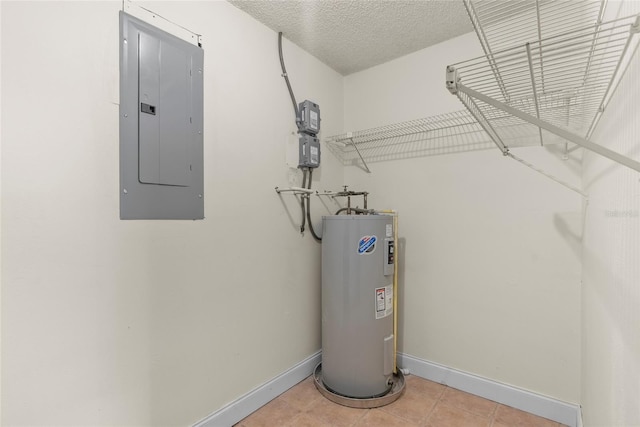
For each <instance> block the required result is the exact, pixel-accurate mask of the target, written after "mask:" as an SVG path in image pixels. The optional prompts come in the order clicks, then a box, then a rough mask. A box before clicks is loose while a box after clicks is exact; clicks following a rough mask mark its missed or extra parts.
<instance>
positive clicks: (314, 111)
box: [298, 100, 320, 168]
mask: <svg viewBox="0 0 640 427" xmlns="http://www.w3.org/2000/svg"><path fill="white" fill-rule="evenodd" d="M298 114H299V116H298V141H299V144H298V152H299V156H298V157H299V161H298V167H299V168H317V167H318V166H320V141H319V140H318V138H317V135H318V132H320V106H319V105H318V104H316V103H314V102H311V101H309V100H305V101H303V102H301V103H300V104H298Z"/></svg>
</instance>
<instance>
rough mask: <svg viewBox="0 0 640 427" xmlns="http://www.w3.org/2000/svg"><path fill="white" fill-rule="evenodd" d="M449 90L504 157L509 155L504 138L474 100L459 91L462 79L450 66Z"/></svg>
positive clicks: (447, 83)
mask: <svg viewBox="0 0 640 427" xmlns="http://www.w3.org/2000/svg"><path fill="white" fill-rule="evenodd" d="M446 85H447V89H448V90H449V92H451V93H452V94H454V95H456V96H457V97H458V99H459V100H460V102H462V103H463V104H464V106H465V107H467V110H469V112H470V113H471V114H472V115H473V116H474V117H475V118H476V120H477V121H478V123H479V124H480V126H481V127H482V129H484V131H485V132H486V133H487V134H489V137H491V140H492V141H493V142H494V144H496V145H497V146H498V148H499V149H500V151H502V154H503V155H505V156H506V155H507V154H508V153H509V148H508V147H507V146H506V145H505V144H504V143H503V142H502V138H500V136H499V135H498V132H496V130H495V129H494V128H493V126H491V123H489V120H487V118H486V117H485V115H484V114H482V110H481V109H480V108H478V106H477V105H476V103H475V102H473V98H471V97H470V96H469V94H466V93H464V92H463V94H464V95H465V96H462V95H461V94H460V92H459V91H458V89H459V86H462V85H461V84H460V78H459V77H458V70H456V68H455V67H453V66H451V65H449V66H448V67H447V81H446Z"/></svg>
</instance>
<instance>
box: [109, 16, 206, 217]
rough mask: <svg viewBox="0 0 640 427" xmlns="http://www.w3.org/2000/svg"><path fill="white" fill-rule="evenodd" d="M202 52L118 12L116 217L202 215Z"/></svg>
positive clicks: (191, 45)
mask: <svg viewBox="0 0 640 427" xmlns="http://www.w3.org/2000/svg"><path fill="white" fill-rule="evenodd" d="M203 60H204V52H203V50H202V48H201V47H199V46H196V45H193V44H190V43H188V42H187V41H184V40H182V39H180V38H178V37H175V36H173V35H171V34H169V33H167V32H165V31H162V30H159V29H157V28H155V27H153V26H152V25H150V24H148V23H146V22H143V21H141V20H139V19H137V18H134V17H133V16H131V15H129V14H126V13H124V12H120V219H202V218H204V192H203V190H204V174H203V63H204V62H203Z"/></svg>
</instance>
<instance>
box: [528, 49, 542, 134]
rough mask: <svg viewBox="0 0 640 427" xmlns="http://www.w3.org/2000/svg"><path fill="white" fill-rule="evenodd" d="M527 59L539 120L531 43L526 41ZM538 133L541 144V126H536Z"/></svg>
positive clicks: (538, 113) (537, 113)
mask: <svg viewBox="0 0 640 427" xmlns="http://www.w3.org/2000/svg"><path fill="white" fill-rule="evenodd" d="M527 59H528V60H529V73H530V74H531V88H532V89H533V103H534V104H535V106H536V117H537V118H538V120H540V106H539V105H538V91H537V90H536V77H535V74H534V73H533V60H532V59H531V45H530V44H529V43H527ZM538 134H539V135H540V145H541V146H543V145H544V143H543V141H542V128H540V127H538Z"/></svg>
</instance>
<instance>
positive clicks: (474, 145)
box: [324, 110, 493, 168]
mask: <svg viewBox="0 0 640 427" xmlns="http://www.w3.org/2000/svg"><path fill="white" fill-rule="evenodd" d="M324 142H325V144H326V146H327V147H328V149H329V151H331V152H332V153H333V154H334V155H335V156H336V157H337V158H338V159H339V160H340V161H341V162H342V164H343V165H345V166H349V165H361V164H363V163H364V167H365V168H366V164H367V163H375V162H381V161H387V160H398V159H407V158H414V157H424V156H433V155H438V154H448V153H457V152H464V151H474V150H485V149H489V148H492V147H493V143H492V142H491V138H489V136H488V135H487V134H486V133H485V132H484V131H483V129H482V127H481V126H480V125H479V124H478V122H477V121H476V120H475V119H474V118H473V116H472V115H471V114H470V113H469V112H468V111H466V110H461V111H456V112H453V113H447V114H441V115H437V116H431V117H426V118H423V119H417V120H411V121H407V122H403V123H397V124H392V125H388V126H381V127H377V128H372V129H367V130H362V131H358V132H349V133H344V134H341V135H335V136H331V137H328V138H325V140H324Z"/></svg>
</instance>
